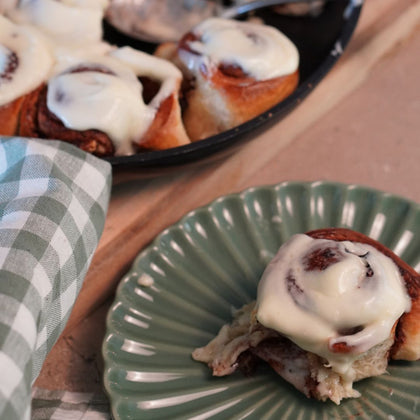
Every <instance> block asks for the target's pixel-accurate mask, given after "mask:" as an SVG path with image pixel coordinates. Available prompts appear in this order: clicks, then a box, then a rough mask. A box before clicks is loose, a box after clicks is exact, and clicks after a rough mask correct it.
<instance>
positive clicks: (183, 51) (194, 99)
mask: <svg viewBox="0 0 420 420" xmlns="http://www.w3.org/2000/svg"><path fill="white" fill-rule="evenodd" d="M156 55H158V56H161V57H165V58H166V59H170V60H172V61H173V62H174V63H175V64H176V65H178V66H179V67H180V68H181V69H182V71H183V73H184V77H185V79H186V80H188V81H189V84H188V86H187V88H186V91H185V99H186V109H185V111H184V114H183V116H184V123H185V126H186V130H187V133H188V134H189V136H190V138H191V139H192V140H200V139H203V138H206V137H209V136H212V135H215V134H218V133H220V132H222V131H225V130H228V129H230V128H233V127H235V126H237V125H239V124H241V123H243V122H245V121H248V120H250V119H252V118H253V117H255V116H257V115H259V114H261V113H262V112H264V111H266V110H268V109H269V108H270V107H272V106H274V105H275V104H277V103H278V102H280V101H282V100H283V99H285V98H286V97H287V96H289V95H290V94H291V93H292V92H293V91H294V90H295V89H296V87H297V85H298V79H299V71H298V67H299V53H298V50H297V48H296V47H295V45H294V44H293V43H292V42H291V41H290V40H289V39H288V38H287V37H286V36H285V35H284V34H283V33H282V32H280V31H279V30H278V29H276V28H274V27H270V26H267V25H262V24H259V23H251V22H242V21H235V20H229V19H221V18H210V19H207V20H205V21H204V22H202V23H200V24H199V25H197V26H196V27H195V28H194V29H193V30H191V31H190V32H188V33H187V34H186V35H185V36H184V37H183V38H182V39H181V40H180V41H179V42H178V44H176V45H175V44H170V43H167V44H162V45H161V46H160V47H159V48H158V49H157V50H156Z"/></svg>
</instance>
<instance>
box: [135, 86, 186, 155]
mask: <svg viewBox="0 0 420 420" xmlns="http://www.w3.org/2000/svg"><path fill="white" fill-rule="evenodd" d="M189 142H190V140H189V138H188V136H187V133H186V132H185V128H184V125H183V123H182V120H181V109H180V107H179V103H178V98H177V96H176V95H175V94H172V95H170V96H168V97H167V98H166V99H165V100H163V101H162V103H161V104H160V107H159V109H158V111H157V113H156V116H155V119H154V120H153V122H152V124H151V126H150V127H149V129H148V130H147V132H146V134H145V135H144V136H143V137H142V139H141V140H140V142H139V144H138V146H139V147H140V148H141V149H149V150H165V149H169V148H171V147H177V146H182V145H184V144H188V143H189Z"/></svg>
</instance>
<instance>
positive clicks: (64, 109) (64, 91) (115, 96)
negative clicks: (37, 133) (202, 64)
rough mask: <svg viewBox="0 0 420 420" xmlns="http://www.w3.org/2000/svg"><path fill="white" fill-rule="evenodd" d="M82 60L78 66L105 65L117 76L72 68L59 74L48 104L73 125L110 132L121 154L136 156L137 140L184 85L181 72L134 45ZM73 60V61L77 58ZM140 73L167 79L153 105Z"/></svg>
mask: <svg viewBox="0 0 420 420" xmlns="http://www.w3.org/2000/svg"><path fill="white" fill-rule="evenodd" d="M79 58H80V59H82V58H83V60H82V61H78V59H77V58H75V57H74V56H73V60H75V61H74V62H73V63H72V67H73V68H77V67H78V66H82V67H86V66H88V67H90V68H91V67H92V66H93V67H98V66H99V67H101V68H104V69H108V70H110V71H111V72H112V73H113V74H106V73H101V72H97V71H83V72H73V73H72V72H71V71H69V70H67V71H65V72H62V73H60V74H58V75H56V76H55V77H53V78H52V79H51V80H50V81H49V83H48V94H47V105H48V108H49V109H50V110H51V112H53V113H54V114H55V115H56V116H57V117H58V118H59V119H60V120H61V121H62V122H63V124H64V125H65V126H66V127H68V128H71V129H74V130H87V129H97V130H100V131H102V132H104V133H106V134H107V135H108V136H109V138H110V139H111V140H112V142H113V144H114V146H115V149H116V155H126V154H132V153H133V152H134V148H133V142H137V143H138V142H140V141H141V138H142V136H143V135H144V134H145V132H146V131H147V129H148V128H149V126H150V124H151V123H152V122H153V119H154V117H155V115H156V111H157V109H158V108H159V105H160V103H161V101H162V100H163V99H165V98H166V97H168V96H169V95H170V94H172V92H173V91H174V89H175V88H176V87H177V86H178V85H177V84H176V83H180V80H181V73H180V72H179V70H178V69H176V67H175V66H173V65H172V64H170V63H168V62H167V61H165V60H163V59H159V58H156V57H153V56H151V55H149V54H146V53H143V52H140V51H137V50H134V49H132V48H129V47H124V48H121V49H115V50H112V51H111V52H110V53H109V54H108V55H107V56H97V57H90V59H89V60H86V58H85V57H79ZM68 61H69V62H71V57H69V58H68ZM62 62H63V61H62ZM137 76H148V77H151V78H152V79H154V80H158V81H161V88H160V90H159V92H158V94H157V95H156V96H155V98H153V100H152V102H151V103H150V104H149V105H146V104H145V103H144V101H143V99H142V85H141V83H140V81H139V80H138V78H137Z"/></svg>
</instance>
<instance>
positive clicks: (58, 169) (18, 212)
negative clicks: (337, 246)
mask: <svg viewBox="0 0 420 420" xmlns="http://www.w3.org/2000/svg"><path fill="white" fill-rule="evenodd" d="M110 185H111V167H110V165H109V164H108V163H107V162H105V161H102V160H100V159H97V158H95V157H94V156H91V155H89V154H87V153H85V152H83V151H81V150H79V149H77V148H75V147H74V146H72V145H69V144H66V143H63V142H56V141H45V140H29V139H22V138H7V137H0V372H1V373H0V418H1V419H7V420H14V419H16V420H22V419H29V418H30V411H31V409H30V402H31V385H32V383H33V381H34V380H35V379H36V377H37V375H38V374H39V372H40V370H41V366H42V363H43V361H44V359H45V357H46V355H47V353H48V352H49V351H50V349H51V347H52V346H53V344H54V343H55V342H56V340H57V338H58V337H59V335H60V333H61V332H62V330H63V329H64V326H65V324H66V321H67V319H68V316H69V314H70V312H71V309H72V307H73V303H74V301H75V299H76V296H77V294H78V292H79V290H80V287H81V285H82V282H83V279H84V276H85V274H86V271H87V269H88V266H89V264H90V261H91V258H92V255H93V253H94V251H95V249H96V246H97V244H98V241H99V238H100V236H101V233H102V230H103V226H104V221H105V215H106V211H107V206H108V201H109V195H110ZM62 418H64V417H62Z"/></svg>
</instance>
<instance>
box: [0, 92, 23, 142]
mask: <svg viewBox="0 0 420 420" xmlns="http://www.w3.org/2000/svg"><path fill="white" fill-rule="evenodd" d="M24 99H25V96H21V97H19V98H17V99H15V100H14V101H12V102H10V103H8V104H6V105H3V106H0V135H2V136H13V135H15V134H17V130H18V122H19V115H20V110H21V108H22V104H23V101H24Z"/></svg>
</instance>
